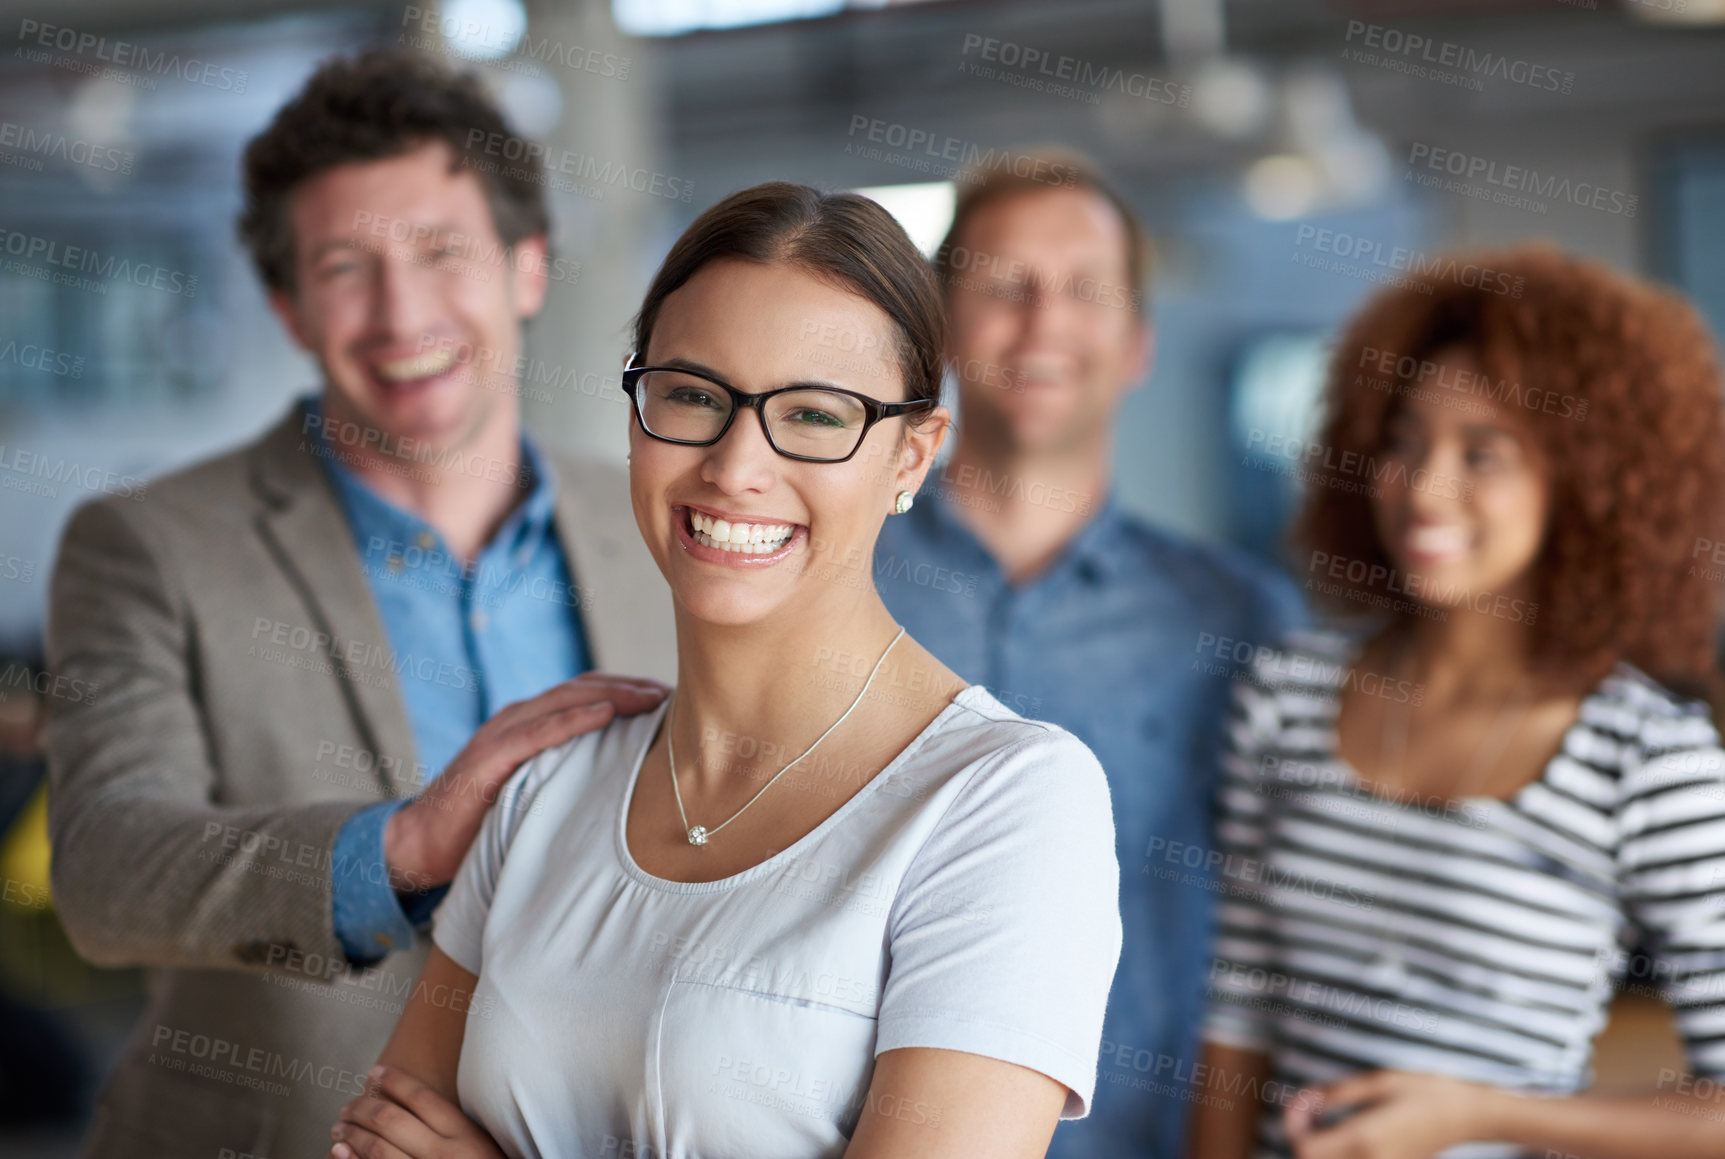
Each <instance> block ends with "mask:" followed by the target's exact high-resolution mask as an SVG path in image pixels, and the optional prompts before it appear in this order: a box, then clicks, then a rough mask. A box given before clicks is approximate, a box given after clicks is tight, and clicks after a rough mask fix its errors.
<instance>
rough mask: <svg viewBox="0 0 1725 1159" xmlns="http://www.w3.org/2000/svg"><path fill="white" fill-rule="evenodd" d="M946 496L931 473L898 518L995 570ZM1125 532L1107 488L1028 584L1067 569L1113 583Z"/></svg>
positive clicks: (1125, 558)
mask: <svg viewBox="0 0 1725 1159" xmlns="http://www.w3.org/2000/svg"><path fill="white" fill-rule="evenodd" d="M948 493H949V490H948V488H946V487H943V486H941V485H940V484H939V482H938V477H937V476H936V475H935V474H933V473H931V474H930V476H929V478H928V479H926V480H924V482H923V488H922V493H921V494H920V495H918V496H917V500H918V501H917V504H916V506H914V507H912V508H911V510H910V512H909V513H908V514H907V515H906V516H904V518H908V519H913V520H915V521H916V522H917V524H918V530H919V531H921V532H922V533H923V534H924V535H925V536H926V537H928V538H929V539H931V540H933V541H935V542H941V541H943V540H944V541H947V542H951V541H952V540H953V539H954V538H957V539H958V541H959V542H963V543H967V544H970V545H971V547H972V549H973V550H974V551H975V552H976V553H977V554H978V555H979V556H981V557H982V558H984V559H986V560H988V562H989V564H990V565H991V566H993V567H995V568H996V569H997V570H998V568H999V565H998V564H997V563H995V562H994V557H993V556H992V555H990V554H989V551H988V549H987V548H986V547H985V546H983V544H982V541H981V540H979V539H977V537H976V533H975V532H973V531H972V530H971V529H970V527H969V526H968V525H967V524H966V523H965V522H964V520H962V519H961V518H959V515H958V511H957V509H956V504H954V503H953V502H952V501H951V500H949V499H947V498H946V496H947V494H948ZM1131 530H1132V520H1131V517H1130V516H1128V515H1127V513H1126V510H1125V508H1124V507H1123V506H1121V503H1120V497H1119V494H1118V493H1117V492H1116V491H1115V490H1114V488H1113V487H1110V488H1109V489H1108V491H1107V492H1106V494H1104V496H1103V499H1102V506H1101V507H1100V509H1098V510H1097V512H1096V514H1095V515H1094V516H1093V517H1092V518H1091V520H1090V521H1089V522H1088V523H1086V524H1085V525H1084V526H1083V527H1082V528H1080V529H1079V532H1078V534H1077V535H1076V536H1074V537H1073V539H1072V542H1071V543H1069V544H1067V545H1066V550H1065V551H1063V552H1061V554H1060V558H1059V559H1058V560H1056V561H1055V562H1054V565H1053V566H1052V567H1050V568H1049V569H1048V570H1047V571H1045V572H1044V573H1043V574H1042V575H1041V576H1039V577H1038V578H1037V579H1036V580H1034V581H1032V582H1033V583H1041V582H1043V581H1044V580H1046V579H1048V578H1049V577H1050V576H1053V575H1055V574H1056V573H1058V572H1061V571H1063V570H1068V569H1070V570H1072V571H1074V572H1076V573H1077V574H1078V575H1080V576H1085V575H1086V573H1087V572H1088V573H1091V574H1092V575H1094V577H1095V578H1096V579H1097V580H1099V581H1106V580H1110V579H1117V578H1119V577H1120V576H1121V575H1122V574H1124V573H1125V572H1126V571H1127V569H1128V566H1129V562H1130V560H1129V551H1130V547H1129V541H1130V532H1131ZM1086 578H1089V577H1088V576H1086Z"/></svg>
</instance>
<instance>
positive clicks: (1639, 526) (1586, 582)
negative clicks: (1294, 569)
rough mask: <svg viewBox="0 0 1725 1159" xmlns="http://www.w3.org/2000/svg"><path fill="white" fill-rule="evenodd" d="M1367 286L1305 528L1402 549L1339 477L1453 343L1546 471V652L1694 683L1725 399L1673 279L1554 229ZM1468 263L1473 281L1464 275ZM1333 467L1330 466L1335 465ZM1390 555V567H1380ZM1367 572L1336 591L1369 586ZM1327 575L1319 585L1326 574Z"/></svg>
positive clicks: (1362, 595)
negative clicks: (1568, 251)
mask: <svg viewBox="0 0 1725 1159" xmlns="http://www.w3.org/2000/svg"><path fill="white" fill-rule="evenodd" d="M1441 268H1442V269H1443V270H1445V271H1446V272H1447V271H1454V270H1461V269H1475V268H1477V269H1481V270H1484V271H1486V272H1488V273H1489V272H1491V271H1496V272H1497V273H1498V274H1500V275H1502V276H1499V277H1486V276H1481V277H1479V278H1472V277H1469V278H1457V277H1439V276H1436V275H1432V276H1424V277H1414V278H1410V279H1408V281H1407V282H1406V283H1404V284H1402V285H1398V286H1396V287H1393V288H1391V289H1387V290H1385V291H1383V292H1381V293H1379V294H1378V295H1377V296H1376V297H1374V298H1373V299H1371V301H1369V302H1368V303H1367V304H1366V306H1365V308H1364V309H1363V310H1361V312H1360V313H1359V314H1358V315H1357V316H1356V317H1355V318H1354V319H1353V321H1352V322H1351V323H1350V324H1349V325H1348V327H1347V329H1346V330H1345V331H1344V332H1343V334H1342V336H1341V338H1340V340H1339V342H1338V343H1337V345H1336V348H1335V352H1334V356H1333V359H1332V361H1331V364H1330V370H1329V380H1328V385H1327V388H1326V392H1325V400H1324V418H1323V422H1322V427H1321V432H1322V433H1321V434H1320V435H1319V436H1318V439H1319V442H1320V444H1321V445H1322V446H1323V447H1324V448H1325V449H1326V456H1325V459H1324V462H1323V463H1321V464H1319V465H1317V467H1316V469H1315V476H1314V477H1313V478H1311V479H1310V483H1311V487H1310V489H1309V491H1308V495H1307V498H1306V501H1305V504H1304V506H1303V508H1302V510H1301V512H1300V514H1299V516H1298V518H1297V519H1296V521H1295V525H1294V533H1293V540H1294V543H1295V544H1296V546H1298V547H1300V548H1302V549H1304V550H1307V551H1309V552H1312V553H1314V554H1313V555H1312V556H1310V557H1308V558H1317V557H1316V554H1315V553H1318V552H1327V553H1330V557H1331V558H1343V559H1348V560H1360V561H1363V562H1364V563H1365V565H1366V567H1365V568H1361V569H1356V570H1355V573H1354V574H1356V575H1357V574H1359V572H1360V571H1368V570H1369V569H1370V568H1371V567H1373V566H1383V567H1388V566H1389V564H1390V561H1389V558H1388V556H1387V555H1386V553H1385V552H1384V549H1383V546H1382V544H1381V543H1379V541H1378V536H1377V533H1376V531H1375V529H1374V526H1373V522H1372V513H1371V509H1370V506H1369V504H1370V499H1369V498H1368V496H1367V495H1365V494H1360V493H1358V492H1359V490H1360V489H1359V488H1357V487H1351V488H1350V487H1349V486H1348V485H1347V482H1346V481H1344V480H1341V479H1340V478H1339V475H1340V468H1339V467H1338V466H1337V465H1336V464H1338V463H1343V462H1355V461H1362V460H1355V459H1351V458H1345V456H1346V454H1347V452H1349V451H1353V452H1355V453H1356V454H1357V455H1359V456H1363V457H1369V456H1371V455H1372V454H1373V453H1374V452H1377V451H1378V450H1379V449H1380V447H1381V446H1382V444H1383V438H1384V434H1385V429H1386V426H1387V424H1388V422H1389V420H1390V419H1391V418H1392V417H1393V416H1394V414H1395V411H1396V409H1397V408H1398V406H1399V405H1400V404H1401V400H1402V399H1404V398H1405V397H1406V396H1407V395H1408V394H1409V393H1410V391H1412V390H1415V389H1417V384H1418V383H1419V382H1420V381H1422V378H1423V377H1428V376H1429V375H1430V373H1431V368H1432V367H1433V365H1434V363H1435V362H1436V360H1437V357H1438V356H1440V355H1441V354H1442V353H1443V352H1444V351H1446V350H1452V349H1456V348H1460V349H1462V350H1465V351H1466V352H1467V353H1468V354H1469V355H1470V356H1471V357H1472V358H1473V359H1474V360H1475V361H1476V362H1477V364H1478V366H1479V368H1480V371H1481V378H1480V382H1481V383H1482V384H1483V390H1482V393H1484V394H1486V395H1487V396H1489V397H1491V398H1493V399H1494V400H1496V401H1499V402H1506V401H1507V402H1510V403H1512V404H1517V405H1511V406H1509V407H1507V408H1503V409H1506V410H1508V411H1511V412H1515V413H1518V414H1520V415H1521V416H1522V418H1523V423H1522V426H1523V427H1524V428H1525V432H1526V434H1527V436H1528V437H1529V438H1530V439H1531V440H1533V442H1534V443H1535V445H1536V446H1537V447H1538V448H1539V449H1540V450H1541V451H1542V452H1543V457H1544V460H1545V462H1546V463H1547V464H1549V467H1548V469H1549V470H1550V472H1551V476H1552V477H1551V480H1550V482H1551V506H1550V513H1549V516H1548V519H1549V522H1548V524H1547V527H1546V534H1545V539H1544V543H1543V546H1542V548H1541V551H1540V555H1539V558H1538V560H1537V561H1536V563H1535V565H1534V592H1535V599H1536V601H1537V605H1538V615H1537V617H1536V618H1535V619H1534V622H1533V623H1532V624H1531V625H1529V631H1530V632H1531V633H1532V635H1531V637H1530V645H1531V655H1532V660H1533V663H1534V664H1535V666H1536V667H1538V668H1540V669H1542V670H1545V671H1561V672H1567V673H1570V674H1571V675H1573V676H1575V677H1576V678H1578V679H1586V680H1590V681H1596V680H1598V679H1601V678H1603V676H1604V675H1605V674H1606V673H1607V672H1609V671H1610V670H1611V668H1612V666H1613V665H1614V664H1615V663H1616V662H1618V661H1619V660H1626V661H1629V662H1630V663H1633V664H1635V665H1637V666H1638V667H1640V668H1641V669H1643V670H1644V671H1646V672H1648V673H1649V674H1650V675H1652V676H1654V677H1655V678H1656V679H1659V680H1662V681H1664V682H1666V683H1667V684H1670V685H1672V686H1674V687H1682V688H1685V689H1693V688H1695V687H1697V684H1698V682H1699V681H1701V680H1702V679H1704V677H1705V675H1706V674H1707V673H1708V672H1709V671H1710V670H1711V669H1712V667H1713V647H1714V641H1713V633H1714V628H1715V623H1716V621H1715V599H1714V597H1715V590H1714V587H1713V583H1712V580H1711V578H1710V576H1709V573H1708V569H1707V568H1706V567H1704V566H1697V564H1696V563H1695V562H1694V561H1695V557H1696V555H1697V553H1698V552H1699V551H1700V550H1701V548H1702V546H1703V545H1705V544H1708V543H1710V542H1712V541H1715V540H1718V539H1720V538H1721V536H1720V535H1719V529H1720V525H1721V514H1722V511H1725V508H1722V502H1725V406H1722V402H1721V383H1720V372H1719V362H1718V357H1717V353H1716V351H1715V348H1714V345H1713V341H1712V339H1711V337H1710V336H1709V334H1708V331H1707V327H1706V325H1705V323H1703V322H1702V320H1701V318H1700V316H1699V315H1698V314H1697V313H1696V312H1695V310H1694V309H1693V308H1692V307H1691V306H1690V305H1689V304H1688V303H1687V302H1686V301H1685V300H1684V299H1683V298H1682V297H1680V296H1679V295H1678V294H1676V293H1674V292H1672V291H1669V290H1665V289H1662V288H1658V287H1655V286H1652V285H1648V284H1646V283H1643V282H1638V281H1635V280H1633V279H1630V278H1627V277H1624V276H1622V275H1619V274H1617V273H1614V272H1613V271H1611V270H1609V269H1607V268H1606V267H1604V266H1602V265H1599V264H1596V263H1594V262H1589V261H1583V260H1581V259H1578V258H1574V257H1570V256H1568V255H1565V254H1563V253H1560V252H1558V251H1557V250H1555V249H1553V248H1551V247H1549V246H1544V245H1536V246H1524V247H1519V248H1515V249H1510V250H1505V251H1498V252H1493V253H1486V254H1479V255H1473V256H1472V258H1471V259H1470V258H1466V257H1464V258H1459V259H1458V260H1457V261H1456V262H1455V263H1448V262H1446V263H1443V264H1442V265H1441ZM1464 283H1472V284H1464ZM1326 475H1334V476H1338V478H1335V479H1330V478H1325V477H1323V476H1326ZM1379 574H1381V573H1379ZM1369 583H1370V580H1369V579H1368V580H1367V581H1365V583H1349V582H1344V583H1342V584H1341V585H1340V586H1339V587H1338V588H1333V589H1331V591H1330V594H1328V595H1326V596H1324V597H1323V603H1324V604H1326V605H1331V606H1333V607H1334V608H1335V609H1337V610H1340V609H1343V608H1348V607H1354V608H1357V607H1359V606H1361V602H1362V601H1365V602H1369V601H1370V600H1371V598H1372V593H1370V592H1368V591H1367V590H1366V584H1369ZM1314 594H1316V593H1314Z"/></svg>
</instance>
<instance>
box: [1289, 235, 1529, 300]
mask: <svg viewBox="0 0 1725 1159" xmlns="http://www.w3.org/2000/svg"><path fill="white" fill-rule="evenodd" d="M1294 245H1295V247H1296V249H1295V252H1294V260H1295V261H1296V262H1299V263H1300V264H1302V265H1309V266H1312V267H1313V268H1315V269H1331V270H1333V271H1334V272H1336V273H1366V274H1369V275H1376V274H1379V273H1380V272H1381V271H1393V272H1394V273H1395V274H1405V275H1409V276H1408V277H1405V278H1403V277H1397V278H1381V277H1374V278H1373V280H1382V281H1386V282H1389V283H1392V284H1399V285H1409V286H1414V285H1418V284H1419V281H1420V280H1421V279H1426V280H1442V281H1447V282H1453V283H1455V284H1456V285H1460V286H1467V287H1469V288H1471V289H1479V290H1484V291H1486V292H1487V293H1491V294H1504V295H1507V296H1508V297H1511V298H1519V297H1521V294H1522V290H1523V289H1524V288H1525V286H1526V284H1527V279H1526V278H1522V277H1511V276H1510V275H1509V274H1507V273H1505V272H1503V271H1502V270H1494V269H1492V268H1491V267H1490V266H1482V265H1480V264H1479V263H1478V262H1470V261H1464V260H1462V259H1460V258H1454V257H1448V256H1445V255H1443V254H1437V255H1433V254H1427V253H1425V252H1423V251H1421V250H1416V249H1408V248H1407V247H1406V246H1399V245H1398V246H1385V245H1384V243H1383V242H1381V241H1379V240H1377V239H1375V238H1369V237H1364V236H1360V235H1356V234H1351V233H1342V232H1340V231H1337V230H1333V229H1319V228H1318V227H1317V226H1315V225H1302V226H1300V228H1299V229H1298V230H1297V231H1295V234H1294ZM1302 250H1311V251H1314V252H1312V253H1302V252H1300V251H1302ZM1318 254H1332V255H1334V256H1335V257H1336V258H1338V259H1342V261H1349V262H1363V263H1365V265H1364V266H1363V267H1361V268H1359V269H1350V268H1349V267H1347V266H1344V265H1340V264H1335V263H1330V262H1327V261H1326V260H1325V259H1322V258H1319V257H1318V256H1317V255H1318Z"/></svg>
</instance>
